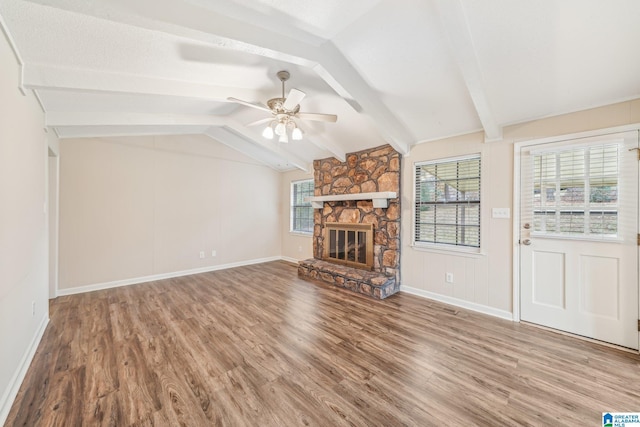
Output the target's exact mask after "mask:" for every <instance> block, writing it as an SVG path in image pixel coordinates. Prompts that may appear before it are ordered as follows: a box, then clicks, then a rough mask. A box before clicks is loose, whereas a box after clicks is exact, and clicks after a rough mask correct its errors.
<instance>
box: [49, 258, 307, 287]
mask: <svg viewBox="0 0 640 427" xmlns="http://www.w3.org/2000/svg"><path fill="white" fill-rule="evenodd" d="M282 259H284V258H283V257H281V256H273V257H268V258H257V259H251V260H247V261H239V262H232V263H229V264H220V265H213V266H209V267H202V268H194V269H191V270H182V271H174V272H172V273H162V274H154V275H151V276H143V277H134V278H131V279H124V280H115V281H113V282H105V283H96V284H93V285H86V286H78V287H75V288H67V289H58V292H57V296H59V297H60V296H65V295H74V294H82V293H85V292H92V291H100V290H103V289H111V288H118V287H120V286H129V285H136V284H139V283H145V282H153V281H155V280H163V279H172V278H174V277H181V276H190V275H192V274H200V273H208V272H210V271H218V270H226V269H228V268H234V267H243V266H245V265H253V264H262V263H265V262H271V261H280V260H282ZM296 262H298V261H296Z"/></svg>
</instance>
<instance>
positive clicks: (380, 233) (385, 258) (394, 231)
mask: <svg viewBox="0 0 640 427" xmlns="http://www.w3.org/2000/svg"><path fill="white" fill-rule="evenodd" d="M400 162H401V156H400V154H399V153H398V152H397V151H395V150H394V149H393V148H392V147H391V146H388V145H385V146H382V147H377V148H373V149H369V150H364V151H359V152H357V153H349V154H347V161H346V162H341V161H339V160H337V159H335V158H329V159H323V160H316V161H314V162H313V169H314V181H315V182H314V184H315V185H314V186H315V195H316V196H330V195H341V194H356V193H372V192H386V191H389V192H395V193H396V194H397V196H398V197H396V198H394V199H390V200H389V203H388V207H387V208H374V207H373V201H372V200H358V201H355V200H347V201H331V202H324V205H323V208H322V209H316V210H315V211H314V233H313V256H314V258H313V259H309V260H305V261H301V262H300V266H299V268H298V275H299V276H300V277H303V278H304V277H309V278H312V279H319V280H324V281H326V282H328V283H331V284H334V285H336V286H340V287H344V288H347V289H351V290H352V291H355V292H358V293H362V294H365V295H368V296H372V297H375V298H385V297H387V296H389V295H391V294H393V293H395V292H397V291H398V290H399V288H400V247H401V246H400ZM336 222H337V223H364V224H373V229H374V230H373V233H374V254H373V269H372V271H368V270H360V269H355V268H352V267H347V266H342V265H335V264H332V263H330V262H327V261H322V258H323V253H324V244H325V242H324V239H325V224H326V223H336Z"/></svg>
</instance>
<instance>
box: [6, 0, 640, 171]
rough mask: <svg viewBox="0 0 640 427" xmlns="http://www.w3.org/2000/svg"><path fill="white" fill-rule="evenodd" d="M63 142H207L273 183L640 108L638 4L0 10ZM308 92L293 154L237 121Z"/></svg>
mask: <svg viewBox="0 0 640 427" xmlns="http://www.w3.org/2000/svg"><path fill="white" fill-rule="evenodd" d="M0 16H1V17H2V21H4V25H5V26H6V28H7V30H8V32H9V34H10V36H11V38H12V39H13V40H14V42H15V44H16V46H17V48H18V51H19V53H20V55H21V57H22V60H23V62H24V64H25V65H24V72H23V86H24V87H26V88H28V89H33V90H35V91H36V93H37V94H38V96H39V98H40V100H41V102H42V104H43V106H44V108H45V110H46V113H47V115H46V119H47V124H48V125H49V126H51V127H53V128H54V129H55V130H56V132H57V133H58V134H59V135H60V136H61V137H63V138H77V137H100V136H115V135H118V136H120V135H155V134H158V135H167V134H175V135H180V134H205V135H208V136H210V137H211V138H214V139H216V140H218V141H220V142H222V143H224V144H227V145H228V146H230V147H233V148H235V149H237V150H238V151H241V152H243V153H245V154H247V155H249V156H251V157H252V158H255V159H258V160H260V161H262V162H264V163H265V164H267V165H269V166H271V167H273V168H276V169H278V170H287V169H291V168H294V167H298V168H302V169H307V168H309V164H310V163H311V162H312V160H313V159H317V158H323V157H329V156H336V157H338V158H341V159H344V156H345V153H348V152H352V151H358V150H361V149H365V148H370V147H374V146H378V145H382V144H384V143H390V144H392V145H393V146H394V147H395V148H396V149H397V150H398V151H400V152H401V153H403V154H406V153H408V152H409V150H410V149H411V146H412V145H414V144H418V143H421V142H425V141H431V140H436V139H441V138H445V137H449V136H453V135H459V134H464V133H468V132H473V131H477V130H484V132H485V134H486V139H487V140H497V139H500V137H501V134H502V127H503V126H505V125H507V124H513V123H518V122H523V121H528V120H532V119H535V118H540V117H547V116H553V115H557V114H562V113H567V112H571V111H578V110H582V109H586V108H591V107H595V106H600V105H606V104H611V103H614V102H619V101H623V100H628V99H633V98H639V97H640V55H639V54H638V52H640V25H639V24H638V20H639V19H640V1H637V0H611V1H604V0H536V1H530V0H483V1H482V0H350V1H344V0H324V1H313V0H231V1H221V0H28V1H25V0H1V1H0ZM282 69H284V70H288V71H290V73H291V79H290V81H289V82H287V88H292V87H296V88H298V89H301V90H303V91H304V92H306V93H307V96H306V98H305V99H304V100H303V101H302V103H301V110H302V111H305V112H320V113H333V114H337V115H338V117H339V118H338V121H337V123H335V124H332V123H322V122H309V121H306V122H303V123H301V127H302V128H303V130H304V132H305V137H304V140H303V141H299V142H290V143H289V144H280V143H278V142H275V141H271V140H266V139H264V138H262V137H261V135H260V132H261V130H262V128H261V127H248V126H247V124H248V123H251V122H253V121H255V120H259V119H261V118H265V117H268V116H267V115H266V114H265V113H263V112H261V111H259V110H255V109H251V108H248V107H244V106H240V105H237V104H234V103H230V102H228V101H227V100H226V99H227V97H230V96H231V97H235V98H240V99H244V100H248V101H258V102H263V103H264V102H266V100H267V99H269V98H273V97H277V96H279V94H280V90H281V89H280V83H279V81H278V80H277V78H276V75H275V74H276V72H277V71H278V70H282Z"/></svg>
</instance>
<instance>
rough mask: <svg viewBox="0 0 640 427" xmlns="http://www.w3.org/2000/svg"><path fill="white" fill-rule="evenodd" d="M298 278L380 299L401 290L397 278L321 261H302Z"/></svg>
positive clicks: (299, 265)
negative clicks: (319, 281) (313, 280)
mask: <svg viewBox="0 0 640 427" xmlns="http://www.w3.org/2000/svg"><path fill="white" fill-rule="evenodd" d="M298 276H300V277H306V278H309V279H316V280H322V281H323V282H327V283H329V284H332V285H335V286H339V287H341V288H345V289H349V290H351V291H353V292H357V293H360V294H363V295H367V296H371V297H374V298H378V299H383V298H386V297H388V296H389V295H392V294H395V293H396V292H398V290H399V285H398V284H397V283H396V278H395V277H389V276H387V275H386V274H383V273H377V272H375V271H367V270H363V269H360V268H353V267H347V266H344V265H338V264H334V263H332V262H327V261H322V260H319V259H307V260H304V261H300V263H299V264H298Z"/></svg>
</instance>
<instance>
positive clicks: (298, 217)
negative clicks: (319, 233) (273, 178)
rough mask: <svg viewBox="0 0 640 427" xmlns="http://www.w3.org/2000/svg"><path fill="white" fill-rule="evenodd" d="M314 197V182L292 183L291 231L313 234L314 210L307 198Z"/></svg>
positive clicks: (310, 180)
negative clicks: (306, 200)
mask: <svg viewBox="0 0 640 427" xmlns="http://www.w3.org/2000/svg"><path fill="white" fill-rule="evenodd" d="M310 196H313V180H312V179H309V180H305V181H294V182H292V183H291V231H293V232H297V233H312V232H313V208H312V207H311V203H310V202H305V201H304V199H305V198H306V197H310Z"/></svg>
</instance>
